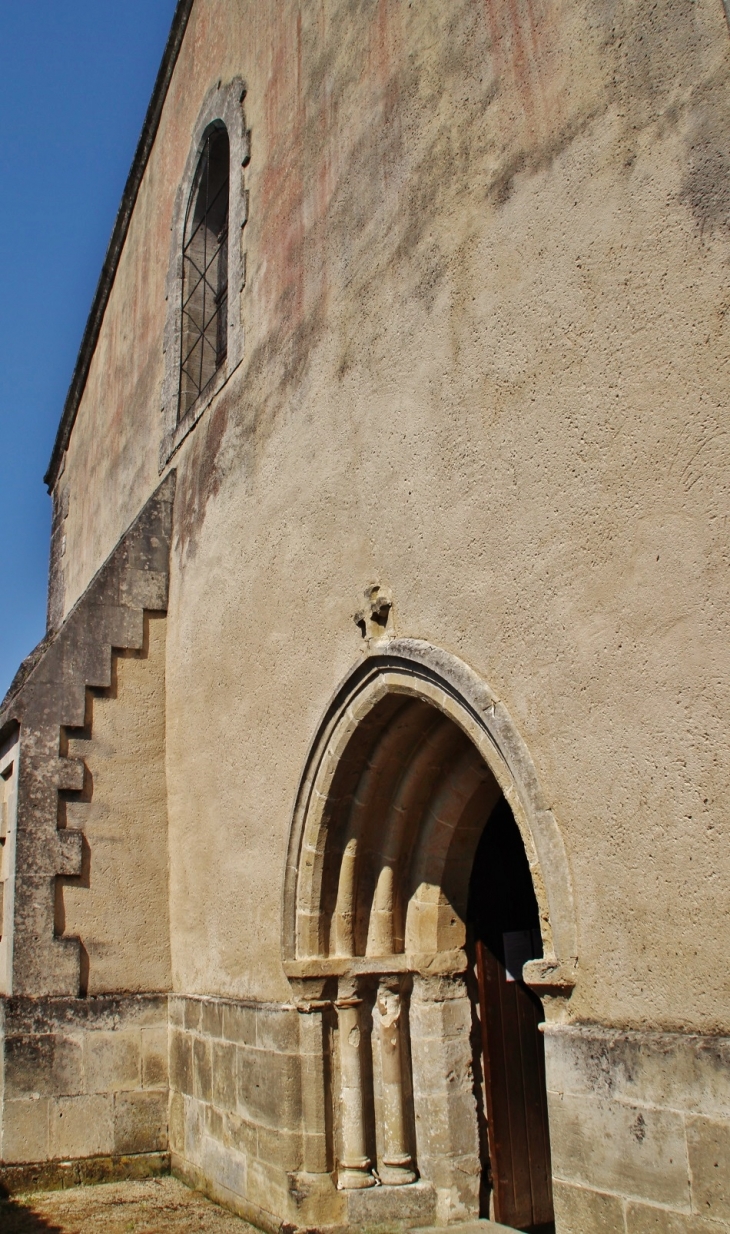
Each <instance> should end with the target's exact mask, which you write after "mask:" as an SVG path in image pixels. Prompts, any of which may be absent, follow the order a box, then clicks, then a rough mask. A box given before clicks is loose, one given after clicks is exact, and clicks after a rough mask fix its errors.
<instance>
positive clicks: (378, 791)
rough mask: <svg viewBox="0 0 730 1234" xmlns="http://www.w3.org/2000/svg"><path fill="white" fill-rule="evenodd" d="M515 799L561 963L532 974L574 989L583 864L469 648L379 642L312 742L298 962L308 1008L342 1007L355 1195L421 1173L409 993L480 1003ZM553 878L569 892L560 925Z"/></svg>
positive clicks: (296, 853) (292, 910)
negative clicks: (565, 845) (481, 964)
mask: <svg viewBox="0 0 730 1234" xmlns="http://www.w3.org/2000/svg"><path fill="white" fill-rule="evenodd" d="M505 739H506V740H505ZM485 754H488V760H487V757H485ZM503 793H504V794H505V795H506V796H507V797H508V798H509V800H510V803H511V804H512V806H513V810H514V813H515V816H516V817H519V818H520V822H521V829H522V832H523V838H524V839H525V842H526V849H527V852H528V855H529V857H530V864H531V866H532V870H533V878H534V880H535V884H536V887H537V888H538V895H539V898H540V901H541V908H542V932H543V942H544V950H545V958H544V959H543V960H540V961H535V962H533V968H532V970H531V972H530V979H531V983H532V984H533V985H534V986H536V987H537V988H539V989H540V990H541V992H542V993H550V992H552V993H558V994H569V992H570V990H571V989H572V984H573V981H574V972H575V965H576V959H575V950H576V948H575V927H574V923H573V922H572V920H571V919H570V916H569V914H568V913H566V911H565V910H566V906H567V908H568V909H569V908H570V905H571V903H572V899H571V896H570V874H569V871H568V867H567V861H566V859H565V854H564V850H563V849H562V843H561V841H560V836H559V833H558V831H557V826H556V825H555V820H554V819H553V818H552V815H551V814H550V813H549V811H546V810H544V809H541V808H540V807H541V805H542V802H541V798H540V794H539V790H538V788H537V783H536V777H535V775H534V769H533V767H532V764H531V762H530V760H529V756H528V755H527V753H526V751H525V749H524V747H523V746H522V743H521V742H520V740H519V737H518V736H517V734H516V733H515V731H514V728H513V727H512V725H511V723H510V721H509V717H508V716H507V714H506V712H505V711H504V709H503V708H501V707H500V704H499V703H498V702H497V700H496V699H494V697H493V696H492V695H491V694H490V693H489V691H488V690H487V689H486V687H485V686H484V684H483V682H481V681H480V679H479V678H478V676H477V675H476V674H475V673H473V672H472V670H471V669H469V668H468V666H466V665H465V664H463V663H462V662H461V661H459V660H457V659H456V658H455V657H451V656H448V655H447V654H446V653H444V652H442V651H439V650H437V649H435V648H432V647H429V646H428V645H427V644H423V643H420V642H417V641H415V640H408V639H399V640H396V639H393V640H389V641H383V642H381V643H379V644H377V643H376V644H374V645H371V654H370V655H368V657H367V658H366V660H365V662H364V663H363V665H361V666H359V667H358V669H356V670H355V672H354V673H353V674H352V676H351V677H350V678H349V679H348V681H347V682H346V683H345V684H344V686H343V687H342V688H341V690H340V691H339V692H338V695H337V696H336V698H335V699H334V700H333V703H332V705H331V707H330V709H329V711H328V714H327V716H326V718H325V720H324V722H323V725H322V727H321V729H320V733H319V735H318V737H317V739H316V740H315V742H314V744H313V747H312V751H311V753H310V758H309V762H308V766H307V769H306V771H305V774H304V777H303V780H302V784H301V788H300V793H299V800H298V802H297V807H296V809H295V814H294V822H293V828H292V842H291V846H290V854H289V877H288V880H287V887H286V891H285V912H284V931H285V949H286V950H285V969H286V971H287V973H288V975H289V977H290V980H291V981H292V983H293V985H294V987H295V990H296V991H297V994H298V996H299V998H300V1004H301V1005H302V1006H303V1007H307V1008H311V1007H313V1006H316V1007H317V1008H322V1007H327V1006H331V1007H333V1008H334V1012H335V1014H336V1024H337V1033H336V1038H337V1054H338V1058H337V1066H336V1067H335V1069H334V1070H335V1073H336V1075H338V1077H339V1092H338V1093H337V1094H335V1096H334V1106H335V1110H336V1114H337V1118H336V1122H337V1131H338V1137H339V1142H338V1145H337V1152H336V1157H337V1160H338V1185H339V1186H340V1187H341V1188H346V1189H349V1188H363V1187H368V1186H370V1185H372V1184H373V1182H375V1181H377V1180H378V1179H379V1180H380V1181H382V1182H387V1183H389V1184H391V1185H398V1184H403V1183H411V1182H413V1181H414V1179H415V1177H416V1170H417V1166H416V1160H415V1158H416V1140H417V1139H418V1137H417V1135H416V1131H415V1122H416V1120H415V1118H414V1092H415V1097H416V1104H417V1098H418V1088H419V1084H418V1077H417V1075H416V1077H415V1078H414V1076H413V1075H412V1073H411V1062H410V1059H411V1052H412V1051H411V1043H410V1040H409V1029H408V1024H409V1001H410V997H411V995H412V992H413V991H414V983H415V997H416V1000H417V1001H419V1000H421V999H423V998H424V994H425V992H426V991H427V990H428V989H429V988H432V987H433V983H434V980H435V979H440V980H441V982H442V983H443V982H444V981H445V982H447V983H450V985H451V991H450V997H451V998H453V997H454V994H455V993H456V995H457V997H459V998H461V999H462V1000H464V1001H465V1002H468V994H467V989H466V984H465V978H464V974H465V972H466V970H467V967H468V959H467V952H466V942H467V925H466V917H467V899H468V893H469V880H470V875H471V871H472V867H473V863H474V855H475V852H476V848H477V844H478V842H479V839H480V837H481V835H482V832H483V830H484V825H485V822H486V820H487V819H488V817H489V815H490V814H491V812H492V810H493V809H494V806H495V805H496V803H497V802H498V800H499V799H500V797H501V796H502V794H503ZM540 846H541V847H542V849H543V850H544V851H546V852H547V853H548V858H549V860H548V869H547V871H546V870H544V869H543V868H542V865H541V862H540V858H539V856H538V852H539V848H540ZM551 882H553V883H555V884H557V885H558V886H559V887H560V889H561V892H563V894H562V896H561V897H560V909H559V910H558V914H557V916H558V921H557V929H555V928H554V927H553V925H552V921H551V912H550V907H551V902H552V900H555V899H556V898H557V897H555V894H554V891H553V896H552V897H551V896H550V894H549V892H548V888H549V886H550V883H551ZM566 891H567V893H568V895H567V897H566V896H565V894H564V893H565V892H566ZM561 910H562V911H561ZM556 938H557V939H558V940H559V942H560V943H561V944H562V949H561V951H560V952H558V954H555V952H556ZM426 1001H428V997H426ZM467 1018H468V1017H467ZM371 1034H372V1037H373V1044H374V1049H373V1059H372V1063H371V1060H370V1057H369V1051H368V1050H367V1049H366V1043H367V1042H368V1040H369V1038H370V1036H371ZM466 1065H467V1068H469V1066H470V1064H469V1063H468V1062H467V1064H466ZM371 1066H372V1071H373V1074H372V1076H371V1075H370V1069H371ZM416 1070H417V1069H416ZM374 1163H375V1164H374Z"/></svg>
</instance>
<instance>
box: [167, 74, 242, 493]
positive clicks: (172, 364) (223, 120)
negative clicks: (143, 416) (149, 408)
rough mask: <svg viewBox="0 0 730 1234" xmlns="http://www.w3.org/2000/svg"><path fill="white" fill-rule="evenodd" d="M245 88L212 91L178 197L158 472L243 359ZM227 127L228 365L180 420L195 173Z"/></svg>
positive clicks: (235, 85)
mask: <svg viewBox="0 0 730 1234" xmlns="http://www.w3.org/2000/svg"><path fill="white" fill-rule="evenodd" d="M245 97H246V86H245V84H244V82H243V80H242V78H240V77H234V78H233V80H232V81H230V82H228V83H227V84H225V85H224V84H223V82H221V81H219V82H218V83H217V84H216V85H215V86H213V87H211V89H210V90H209V91H208V93H207V95H206V97H205V100H204V102H203V105H202V107H201V109H200V112H199V113H198V118H197V121H196V123H195V128H194V130H193V139H192V142H191V145H190V152H189V154H188V158H187V162H186V164H185V171H184V174H183V177H182V180H181V182H180V185H179V187H178V191H177V194H176V196H175V205H174V208H173V215H172V223H171V226H170V230H171V233H172V239H171V246H170V260H169V264H168V270H167V286H166V300H167V316H166V320H165V339H164V353H165V374H164V378H163V383H162V420H163V428H162V442H161V445H160V458H159V469H160V472H162V471H163V470H164V468H165V467H166V465H167V463H169V461H170V459H171V458H172V456H173V454H174V453H175V451H176V450H177V449H178V447H179V446H180V445H181V443H182V442H183V441H184V439H185V437H187V435H188V433H189V432H190V430H191V429H192V428H194V426H195V425H196V424H197V422H198V420H199V419H200V417H201V416H202V414H203V412H204V411H205V410H206V408H207V407H209V406H210V404H211V402H212V401H213V399H214V398H215V396H216V395H217V394H218V393H219V391H220V390H221V389H222V388H223V386H224V385H225V384H226V382H227V381H228V380H229V378H230V377H231V376H232V374H233V373H234V372H235V370H236V369H237V368H238V366H239V365H240V363H241V361H242V359H243V346H244V337H243V324H242V321H241V311H240V297H241V292H242V291H243V288H244V285H245V282H246V255H245V253H244V251H243V239H242V232H243V229H244V227H245V225H246V221H247V218H248V191H247V189H246V184H245V175H244V168H245V167H247V166H248V163H249V160H250V148H251V137H250V132H249V130H248V129H247V128H246V118H245V112H244V106H243V104H244V99H245ZM221 124H222V125H224V126H225V128H226V129H227V131H228V140H229V143H230V157H231V168H230V190H229V191H230V200H229V213H228V220H229V221H228V234H229V244H228V295H229V301H228V304H229V307H228V347H227V355H226V359H225V361H224V363H223V364H222V365H221V366H220V368H219V369H218V371H217V372H216V374H215V376H214V377H213V379H212V381H211V382H210V383H209V384H208V386H207V387H206V389H205V390H204V391H203V393H202V394H201V395H200V397H199V398H198V399H197V400H196V402H195V403H193V405H192V407H191V408H190V410H189V411H188V412H187V413H186V414H185V415H184V416H183V417H182V419H181V420H179V421H178V405H179V385H180V358H181V357H180V349H181V346H182V313H181V307H180V306H181V304H182V286H183V233H184V230H185V219H186V216H187V211H188V203H189V201H190V194H191V192H192V187H193V181H194V179H195V173H196V171H197V168H198V162H199V160H200V155H201V152H202V149H203V144H204V141H205V138H206V136H207V134H208V133H209V132H210V129H211V128H212V127H214V126H216V125H221Z"/></svg>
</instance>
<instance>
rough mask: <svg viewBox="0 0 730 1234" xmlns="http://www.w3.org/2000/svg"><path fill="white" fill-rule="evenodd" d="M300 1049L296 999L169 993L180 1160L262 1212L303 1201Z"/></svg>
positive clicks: (173, 1135)
mask: <svg viewBox="0 0 730 1234" xmlns="http://www.w3.org/2000/svg"><path fill="white" fill-rule="evenodd" d="M299 1050H300V1043H299V1015H298V1013H297V1011H296V1010H295V1009H294V1008H293V1007H282V1006H276V1005H274V1004H255V1003H242V1002H234V1001H229V1000H224V999H216V998H184V997H179V996H173V997H171V999H170V1088H171V1101H170V1149H171V1152H172V1159H173V1164H174V1165H175V1166H176V1168H178V1169H179V1170H180V1171H181V1172H182V1173H184V1174H186V1175H188V1176H190V1177H192V1178H193V1179H194V1180H195V1181H199V1182H201V1183H202V1184H203V1185H205V1186H206V1187H207V1188H208V1189H209V1190H212V1192H213V1194H217V1195H218V1196H219V1197H220V1198H223V1199H224V1200H227V1201H228V1202H229V1203H232V1204H233V1206H234V1207H236V1208H238V1209H239V1211H243V1212H244V1215H249V1216H250V1215H252V1214H253V1215H256V1216H257V1218H258V1219H259V1220H261V1216H260V1214H268V1215H269V1217H270V1219H271V1221H272V1222H273V1220H274V1214H278V1215H279V1216H280V1217H285V1216H286V1217H289V1218H290V1219H291V1218H292V1217H293V1215H294V1214H295V1213H296V1210H297V1208H298V1207H299V1205H300V1198H301V1197H300V1196H299V1195H298V1194H297V1188H296V1185H295V1178H296V1175H297V1173H298V1172H299V1171H301V1169H302V1165H303V1138H304V1136H303V1127H302V1060H301V1057H300V1053H299ZM242 1205H244V1208H242ZM246 1206H247V1207H246ZM263 1220H266V1217H265V1216H264V1218H263Z"/></svg>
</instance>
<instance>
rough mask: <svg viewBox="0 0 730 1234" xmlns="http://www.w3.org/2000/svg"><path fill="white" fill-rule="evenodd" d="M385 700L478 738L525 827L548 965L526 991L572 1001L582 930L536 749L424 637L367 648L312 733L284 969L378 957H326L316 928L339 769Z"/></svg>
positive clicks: (302, 971)
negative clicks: (438, 716) (402, 700)
mask: <svg viewBox="0 0 730 1234" xmlns="http://www.w3.org/2000/svg"><path fill="white" fill-rule="evenodd" d="M388 694H400V695H405V696H410V697H411V698H414V699H420V700H422V701H424V702H426V703H430V704H431V705H432V706H433V707H435V708H437V709H438V710H439V711H440V712H441V713H443V714H444V715H445V716H447V717H448V718H449V719H451V720H452V721H453V722H454V723H455V724H456V725H457V726H458V727H459V728H460V729H461V730H462V731H463V732H464V733H465V734H466V736H467V737H468V738H469V739H470V740H471V742H472V743H473V745H474V747H475V748H476V750H477V751H478V752H479V754H480V755H481V757H482V758H483V760H484V762H485V763H486V765H487V767H488V768H489V770H490V771H491V772H492V774H493V775H494V777H495V779H496V781H497V783H498V785H499V787H500V788H501V790H502V792H503V793H504V795H505V797H506V798H507V800H508V802H509V804H510V807H511V809H512V812H513V814H514V817H515V820H516V822H517V825H518V827H519V829H520V832H521V835H522V838H523V841H524V844H525V850H526V852H527V857H528V861H529V864H530V869H531V872H532V877H533V882H534V886H535V893H536V896H537V901H538V906H539V909H540V920H541V930H542V936H543V953H544V955H543V958H542V959H540V960H533V961H531V962H530V963H529V964H527V965H525V970H524V977H525V980H526V981H527V983H528V984H529V985H530V986H532V987H533V988H535V989H536V990H537V991H538V992H540V993H545V994H547V993H550V992H554V993H555V994H560V993H563V994H568V993H569V992H570V991H571V990H572V988H573V986H574V985H575V981H576V970H577V955H578V947H577V930H576V922H575V905H574V897H573V886H572V879H571V874H570V867H569V864H568V858H567V853H566V850H565V845H564V843H563V838H562V835H561V833H560V829H559V827H558V824H557V821H556V819H555V816H554V814H553V812H552V810H551V809H550V806H549V802H548V801H547V800H546V798H545V795H544V793H543V792H542V789H541V788H540V784H539V782H538V778H537V773H536V770H535V766H534V764H533V761H532V759H531V757H530V754H529V751H528V749H527V747H526V745H525V743H524V741H523V740H522V738H521V736H520V734H519V732H518V731H517V728H516V727H515V724H514V723H513V721H512V719H511V717H510V715H509V712H508V711H507V709H506V707H505V706H504V704H503V703H501V702H500V701H499V699H497V698H496V697H495V695H494V694H493V693H492V691H491V690H490V689H489V687H488V686H487V684H486V683H485V682H484V681H483V680H482V679H481V678H480V677H479V676H478V674H477V673H476V672H474V670H473V669H472V668H470V667H469V665H467V664H466V663H464V661H463V660H460V659H459V658H458V657H456V656H454V655H452V654H450V653H449V652H446V651H443V650H442V649H440V648H437V647H434V646H432V645H431V644H429V643H426V642H423V641H421V640H418V639H409V638H394V639H391V640H387V641H385V640H384V641H382V642H374V643H371V644H370V649H369V652H368V654H367V655H366V656H365V658H364V659H363V660H362V661H361V662H360V663H359V664H358V665H357V666H356V667H355V668H354V669H353V670H352V671H351V672H350V673H349V674H348V676H347V677H346V678H345V680H344V681H343V683H342V684H341V685H340V687H339V689H338V690H337V691H336V693H335V695H334V696H333V698H332V699H331V701H330V703H329V705H328V707H327V709H326V712H325V715H324V718H323V720H322V722H321V724H320V726H319V729H318V731H317V733H316V735H315V738H314V740H313V742H312V745H311V747H310V750H309V754H308V757H307V760H306V764H305V769H304V773H303V775H302V779H301V781H300V785H299V790H298V793H297V798H296V803H295V807H294V813H293V817H292V822H291V829H290V835H289V849H288V855H287V868H286V876H285V883H284V902H283V923H282V924H283V939H282V942H283V962H284V969H285V972H286V973H287V976H288V977H289V978H290V980H291V981H292V982H293V983H294V984H295V985H296V984H298V982H299V981H301V980H305V981H306V980H308V979H312V978H325V977H329V976H333V977H334V976H344V975H346V974H352V975H355V974H356V973H357V972H358V971H359V969H360V968H361V967H362V968H363V971H364V970H365V968H367V971H369V972H373V971H374V970H373V959H372V958H371V957H370V958H367V959H365V958H362V959H361V958H360V957H349V958H347V957H339V956H324V955H323V954H322V950H321V947H320V944H319V935H318V920H319V915H320V902H321V890H322V873H323V862H324V852H325V846H326V842H327V829H328V825H329V817H328V801H329V796H330V791H331V789H332V786H333V783H334V779H335V775H336V773H337V770H338V766H339V765H340V761H341V759H342V757H343V755H344V753H345V750H346V749H347V747H348V744H349V743H350V741H351V739H352V738H353V736H354V734H355V733H356V732H357V730H358V729H359V727H360V726H361V725H362V724H363V721H365V720H366V719H367V717H368V715H369V714H370V712H372V710H373V708H375V707H376V706H377V704H378V703H380V702H381V701H382V700H383V699H384V698H385V697H386V695H388ZM396 961H398V966H399V967H402V968H403V969H404V970H410V971H414V970H417V971H423V972H432V973H435V972H442V973H446V972H449V971H451V972H457V971H463V969H464V968H465V967H466V954H465V952H464V951H463V950H460V951H459V952H458V953H457V952H450V953H444V952H442V953H440V954H436V953H434V954H433V955H425V954H424V955H420V954H419V955H418V956H415V955H407V954H404V955H402V956H392V957H390V958H389V959H388V960H387V961H384V971H385V970H386V968H387V971H393V966H394V962H396Z"/></svg>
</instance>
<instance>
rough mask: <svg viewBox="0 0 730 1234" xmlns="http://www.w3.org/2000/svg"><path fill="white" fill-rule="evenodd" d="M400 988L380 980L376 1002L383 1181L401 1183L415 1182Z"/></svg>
mask: <svg viewBox="0 0 730 1234" xmlns="http://www.w3.org/2000/svg"><path fill="white" fill-rule="evenodd" d="M401 1011H402V1003H401V996H400V991H399V989H398V987H397V985H396V986H394V985H393V983H392V979H391V981H387V980H385V981H381V982H380V986H379V989H378V999H377V1003H376V1016H375V1018H376V1020H377V1024H378V1028H379V1035H380V1059H381V1071H382V1082H383V1092H382V1106H383V1113H382V1124H383V1125H382V1132H383V1156H382V1160H381V1161H380V1162H379V1173H380V1178H381V1180H382V1182H383V1183H389V1184H390V1185H391V1186H398V1185H399V1184H402V1183H412V1182H415V1179H416V1173H415V1170H414V1169H413V1158H412V1157H411V1154H410V1153H409V1151H408V1144H407V1137H406V1119H405V1091H404V1085H403V1048H402V1042H401Z"/></svg>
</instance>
